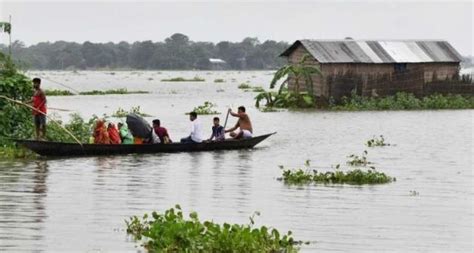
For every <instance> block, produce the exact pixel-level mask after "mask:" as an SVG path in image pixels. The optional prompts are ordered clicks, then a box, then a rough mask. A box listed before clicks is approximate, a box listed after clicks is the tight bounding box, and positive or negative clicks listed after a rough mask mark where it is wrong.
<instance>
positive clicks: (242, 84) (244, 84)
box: [237, 83, 265, 92]
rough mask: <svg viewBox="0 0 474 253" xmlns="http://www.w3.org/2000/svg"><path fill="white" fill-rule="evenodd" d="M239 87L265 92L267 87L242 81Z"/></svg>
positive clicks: (245, 89)
mask: <svg viewBox="0 0 474 253" xmlns="http://www.w3.org/2000/svg"><path fill="white" fill-rule="evenodd" d="M237 88H239V89H241V90H244V91H251V92H264V91H265V89H264V88H262V87H261V86H251V85H250V84H248V83H241V84H240V85H239V86H237Z"/></svg>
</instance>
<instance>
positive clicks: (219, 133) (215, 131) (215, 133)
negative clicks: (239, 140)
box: [207, 117, 225, 141]
mask: <svg viewBox="0 0 474 253" xmlns="http://www.w3.org/2000/svg"><path fill="white" fill-rule="evenodd" d="M219 122H220V120H219V117H214V119H213V123H214V125H213V126H212V135H211V137H210V138H209V139H208V140H207V141H212V140H213V139H215V140H216V141H223V140H225V132H224V127H223V126H221V125H220V123H219Z"/></svg>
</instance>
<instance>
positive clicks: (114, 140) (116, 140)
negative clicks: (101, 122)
mask: <svg viewBox="0 0 474 253" xmlns="http://www.w3.org/2000/svg"><path fill="white" fill-rule="evenodd" d="M107 133H108V134H109V139H110V144H120V143H122V139H120V134H119V131H118V130H117V128H116V127H115V125H114V123H109V126H108V127H107Z"/></svg>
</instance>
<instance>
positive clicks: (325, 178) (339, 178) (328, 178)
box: [278, 160, 395, 185]
mask: <svg viewBox="0 0 474 253" xmlns="http://www.w3.org/2000/svg"><path fill="white" fill-rule="evenodd" d="M339 167H340V166H339V165H337V166H336V168H335V170H334V171H326V172H318V171H317V170H312V169H311V168H310V163H309V160H308V161H306V163H305V168H297V169H285V168H284V167H283V166H280V168H281V169H282V170H283V172H282V177H281V178H278V180H281V181H283V182H284V183H285V184H289V185H304V184H313V183H323V184H355V185H362V184H384V183H390V182H392V181H395V178H392V177H389V176H387V175H386V174H385V173H383V172H378V171H376V170H375V168H374V167H372V168H371V169H369V170H366V171H364V170H360V169H355V170H349V171H342V170H339Z"/></svg>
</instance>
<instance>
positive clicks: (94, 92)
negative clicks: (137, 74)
mask: <svg viewBox="0 0 474 253" xmlns="http://www.w3.org/2000/svg"><path fill="white" fill-rule="evenodd" d="M148 93H150V92H148V91H143V90H134V91H129V90H127V89H125V88H121V89H111V90H105V91H101V90H92V91H83V92H79V95H124V94H148Z"/></svg>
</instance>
